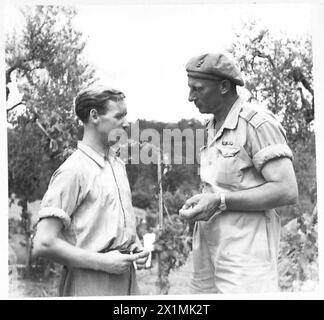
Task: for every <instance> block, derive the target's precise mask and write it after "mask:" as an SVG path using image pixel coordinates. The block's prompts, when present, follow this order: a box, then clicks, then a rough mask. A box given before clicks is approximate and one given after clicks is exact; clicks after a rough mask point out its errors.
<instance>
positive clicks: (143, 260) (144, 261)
mask: <svg viewBox="0 0 324 320" xmlns="http://www.w3.org/2000/svg"><path fill="white" fill-rule="evenodd" d="M146 261H147V257H145V258H140V259H137V260H136V264H137V265H141V264H145V263H146Z"/></svg>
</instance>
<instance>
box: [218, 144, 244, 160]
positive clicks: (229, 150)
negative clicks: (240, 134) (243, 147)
mask: <svg viewBox="0 0 324 320" xmlns="http://www.w3.org/2000/svg"><path fill="white" fill-rule="evenodd" d="M217 149H218V150H219V152H220V153H221V154H222V155H223V157H225V158H228V157H234V156H235V155H236V154H237V153H238V152H239V151H240V148H239V147H236V146H217Z"/></svg>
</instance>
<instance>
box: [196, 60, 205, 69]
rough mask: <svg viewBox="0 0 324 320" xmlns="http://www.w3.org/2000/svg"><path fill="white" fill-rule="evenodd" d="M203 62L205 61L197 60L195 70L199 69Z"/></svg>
mask: <svg viewBox="0 0 324 320" xmlns="http://www.w3.org/2000/svg"><path fill="white" fill-rule="evenodd" d="M204 61H205V60H204V59H201V60H199V61H198V63H197V64H196V68H200V67H201V65H202V64H203V63H204Z"/></svg>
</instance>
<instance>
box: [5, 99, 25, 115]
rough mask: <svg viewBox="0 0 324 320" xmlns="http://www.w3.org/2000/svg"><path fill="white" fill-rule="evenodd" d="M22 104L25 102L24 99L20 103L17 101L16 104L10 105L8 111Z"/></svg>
mask: <svg viewBox="0 0 324 320" xmlns="http://www.w3.org/2000/svg"><path fill="white" fill-rule="evenodd" d="M21 104H24V101H20V102H18V103H16V104H15V105H14V106H12V107H10V108H8V109H7V113H8V112H10V111H12V110H13V109H15V108H16V107H18V106H20V105H21Z"/></svg>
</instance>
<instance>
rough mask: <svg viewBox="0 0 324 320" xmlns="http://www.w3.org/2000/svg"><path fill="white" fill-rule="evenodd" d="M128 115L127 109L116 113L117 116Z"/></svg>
mask: <svg viewBox="0 0 324 320" xmlns="http://www.w3.org/2000/svg"><path fill="white" fill-rule="evenodd" d="M126 115H127V111H122V112H117V113H116V114H115V117H120V116H126Z"/></svg>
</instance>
